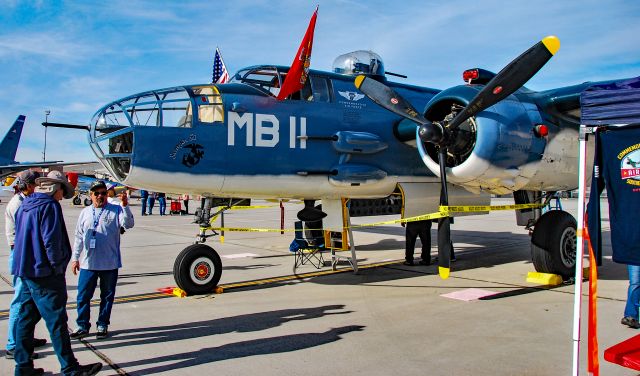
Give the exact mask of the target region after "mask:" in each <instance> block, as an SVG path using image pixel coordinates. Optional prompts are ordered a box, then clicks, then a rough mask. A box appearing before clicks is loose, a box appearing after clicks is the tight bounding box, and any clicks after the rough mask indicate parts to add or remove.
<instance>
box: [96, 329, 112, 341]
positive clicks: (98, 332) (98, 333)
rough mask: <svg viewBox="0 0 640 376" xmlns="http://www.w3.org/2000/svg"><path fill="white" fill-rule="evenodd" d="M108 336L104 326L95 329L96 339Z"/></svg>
mask: <svg viewBox="0 0 640 376" xmlns="http://www.w3.org/2000/svg"><path fill="white" fill-rule="evenodd" d="M108 336H109V332H108V331H107V327H106V326H99V327H98V329H97V330H96V339H105V338H107V337H108Z"/></svg>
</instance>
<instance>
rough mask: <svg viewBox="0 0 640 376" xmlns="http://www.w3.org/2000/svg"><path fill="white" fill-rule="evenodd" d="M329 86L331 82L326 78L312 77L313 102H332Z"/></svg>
mask: <svg viewBox="0 0 640 376" xmlns="http://www.w3.org/2000/svg"><path fill="white" fill-rule="evenodd" d="M307 81H308V80H307ZM329 85H330V84H329V80H328V79H327V78H326V77H317V76H315V77H311V89H312V91H313V93H312V96H313V100H314V101H316V102H331V95H330V94H329V93H330V90H329Z"/></svg>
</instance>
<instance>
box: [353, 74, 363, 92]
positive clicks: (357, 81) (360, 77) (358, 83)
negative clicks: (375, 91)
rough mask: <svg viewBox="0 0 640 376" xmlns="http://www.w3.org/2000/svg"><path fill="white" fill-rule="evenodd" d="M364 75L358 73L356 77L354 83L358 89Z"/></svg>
mask: <svg viewBox="0 0 640 376" xmlns="http://www.w3.org/2000/svg"><path fill="white" fill-rule="evenodd" d="M364 77H365V76H364V75H359V76H357V77H356V79H355V84H356V87H357V88H358V89H360V86H361V85H362V81H364Z"/></svg>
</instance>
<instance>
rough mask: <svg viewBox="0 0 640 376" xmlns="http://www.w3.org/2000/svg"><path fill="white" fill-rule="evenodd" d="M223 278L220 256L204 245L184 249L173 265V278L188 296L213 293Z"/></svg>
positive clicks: (194, 245)
mask: <svg viewBox="0 0 640 376" xmlns="http://www.w3.org/2000/svg"><path fill="white" fill-rule="evenodd" d="M221 276H222V261H221V260H220V256H219V255H218V253H217V252H216V251H215V250H214V249H213V248H211V247H209V246H207V245H204V244H193V245H190V246H188V247H187V248H185V249H183V250H182V252H180V254H179V255H178V257H177V258H176V261H175V263H174V264H173V278H174V279H175V281H176V284H177V285H178V287H180V288H181V289H182V290H184V291H186V292H187V295H199V294H207V293H211V292H213V290H214V289H215V287H216V286H217V285H218V282H220V277H221Z"/></svg>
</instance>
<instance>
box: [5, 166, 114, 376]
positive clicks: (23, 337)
mask: <svg viewBox="0 0 640 376" xmlns="http://www.w3.org/2000/svg"><path fill="white" fill-rule="evenodd" d="M36 184H37V185H38V186H37V187H36V190H35V193H33V194H32V195H30V196H28V197H26V198H25V199H24V201H23V202H22V206H20V208H19V209H18V212H17V213H16V238H15V244H14V251H13V252H14V258H13V272H14V274H15V275H16V276H18V277H19V278H20V279H21V280H22V286H21V288H20V292H19V294H20V295H19V296H20V298H19V299H20V310H19V312H18V319H17V321H16V324H15V326H16V329H15V331H16V332H15V334H16V348H15V361H16V369H15V375H41V374H43V373H44V370H43V369H42V368H34V365H33V360H32V359H31V354H33V331H34V327H35V324H36V323H37V322H38V320H40V318H41V317H42V318H43V319H44V321H45V323H46V324H47V329H48V330H49V335H50V336H51V342H52V344H53V348H54V350H55V353H56V355H57V356H58V361H59V362H60V368H61V371H62V374H63V375H95V374H96V373H98V372H99V371H100V369H101V368H102V363H94V364H88V365H80V364H78V360H77V359H76V358H75V356H74V355H73V351H72V349H71V340H70V338H69V330H68V327H67V312H66V305H67V282H66V280H65V271H66V269H67V265H68V264H69V260H70V259H71V244H70V243H69V236H68V235H67V229H66V226H65V223H64V217H63V216H62V207H61V206H60V203H59V202H58V201H60V200H62V198H63V197H64V198H71V197H73V194H74V188H73V186H72V185H71V184H69V182H68V181H67V179H66V178H65V177H64V175H62V173H60V172H58V171H52V172H50V173H49V174H48V175H47V177H44V178H38V179H36Z"/></svg>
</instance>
